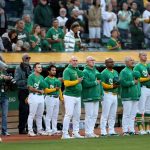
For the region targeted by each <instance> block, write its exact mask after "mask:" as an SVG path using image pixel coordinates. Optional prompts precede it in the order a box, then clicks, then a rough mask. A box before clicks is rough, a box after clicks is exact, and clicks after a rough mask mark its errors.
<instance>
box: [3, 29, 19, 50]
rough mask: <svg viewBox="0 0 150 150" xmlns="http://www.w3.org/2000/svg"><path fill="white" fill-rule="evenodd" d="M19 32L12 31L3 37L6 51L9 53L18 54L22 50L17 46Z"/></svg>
mask: <svg viewBox="0 0 150 150" xmlns="http://www.w3.org/2000/svg"><path fill="white" fill-rule="evenodd" d="M17 36H18V35H17V32H16V30H11V31H9V32H8V33H7V32H6V33H4V34H3V35H2V41H3V45H4V48H5V51H7V52H13V51H14V52H16V51H18V49H19V50H20V49H21V47H18V45H17V38H18V37H17Z"/></svg>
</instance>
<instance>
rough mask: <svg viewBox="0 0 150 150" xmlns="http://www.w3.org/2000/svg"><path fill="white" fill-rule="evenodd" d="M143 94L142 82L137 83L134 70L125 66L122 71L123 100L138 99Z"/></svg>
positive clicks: (121, 93) (121, 91)
mask: <svg viewBox="0 0 150 150" xmlns="http://www.w3.org/2000/svg"><path fill="white" fill-rule="evenodd" d="M140 95H141V88H140V82H139V83H138V84H135V81H134V76H133V70H132V69H131V68H129V67H125V68H124V69H123V70H122V71H121V72H120V96H121V98H122V100H123V101H138V100H139V97H140Z"/></svg>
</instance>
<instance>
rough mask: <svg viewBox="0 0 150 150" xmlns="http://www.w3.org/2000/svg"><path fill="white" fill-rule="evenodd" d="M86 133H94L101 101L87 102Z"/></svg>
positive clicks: (85, 104) (85, 105)
mask: <svg viewBox="0 0 150 150" xmlns="http://www.w3.org/2000/svg"><path fill="white" fill-rule="evenodd" d="M84 107H85V134H93V133H94V127H95V123H96V120H97V116H98V110H99V101H97V102H85V103H84Z"/></svg>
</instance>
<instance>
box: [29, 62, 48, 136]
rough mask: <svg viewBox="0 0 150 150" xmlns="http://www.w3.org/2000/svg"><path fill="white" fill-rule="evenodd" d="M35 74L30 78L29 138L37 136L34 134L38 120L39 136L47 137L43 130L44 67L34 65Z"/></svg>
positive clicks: (37, 64) (38, 64)
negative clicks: (34, 121)
mask: <svg viewBox="0 0 150 150" xmlns="http://www.w3.org/2000/svg"><path fill="white" fill-rule="evenodd" d="M33 69H34V72H33V73H32V74H31V75H30V76H29V77H28V83H27V86H28V89H29V92H30V94H29V96H28V103H29V116H28V134H29V136H36V134H35V133H34V132H33V128H32V127H33V119H34V117H35V119H36V125H37V134H38V135H46V133H45V132H44V131H43V130H42V116H43V112H44V95H43V94H44V89H46V84H45V81H44V77H43V76H42V75H40V73H41V72H42V67H41V64H40V63H35V64H34V65H33Z"/></svg>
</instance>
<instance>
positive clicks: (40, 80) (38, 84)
mask: <svg viewBox="0 0 150 150" xmlns="http://www.w3.org/2000/svg"><path fill="white" fill-rule="evenodd" d="M27 82H28V83H27V86H31V87H33V88H36V89H37V90H44V89H45V88H46V87H47V85H46V83H45V81H44V77H43V76H42V75H39V76H37V75H35V73H32V74H31V75H29V77H28V81H27Z"/></svg>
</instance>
